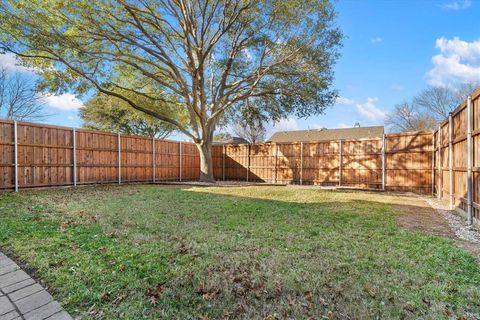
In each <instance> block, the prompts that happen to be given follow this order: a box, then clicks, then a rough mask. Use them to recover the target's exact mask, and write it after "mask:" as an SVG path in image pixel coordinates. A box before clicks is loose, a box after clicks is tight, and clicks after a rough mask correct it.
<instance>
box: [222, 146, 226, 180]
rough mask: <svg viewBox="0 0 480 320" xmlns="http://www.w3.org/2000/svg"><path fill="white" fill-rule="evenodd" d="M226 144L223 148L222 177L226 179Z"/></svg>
mask: <svg viewBox="0 0 480 320" xmlns="http://www.w3.org/2000/svg"><path fill="white" fill-rule="evenodd" d="M225 149H226V148H225V145H223V148H222V179H223V181H225Z"/></svg>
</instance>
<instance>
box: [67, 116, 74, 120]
mask: <svg viewBox="0 0 480 320" xmlns="http://www.w3.org/2000/svg"><path fill="white" fill-rule="evenodd" d="M67 119H68V120H73V119H75V118H74V117H73V116H68V117H67Z"/></svg>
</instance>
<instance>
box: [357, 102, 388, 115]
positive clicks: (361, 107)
mask: <svg viewBox="0 0 480 320" xmlns="http://www.w3.org/2000/svg"><path fill="white" fill-rule="evenodd" d="M377 102H378V98H377V97H373V98H367V101H365V102H364V103H357V104H355V109H356V110H357V112H358V113H359V114H360V115H362V116H364V117H365V118H367V119H368V120H383V118H385V115H386V113H385V111H382V110H380V109H379V108H378V107H377V106H375V103H377Z"/></svg>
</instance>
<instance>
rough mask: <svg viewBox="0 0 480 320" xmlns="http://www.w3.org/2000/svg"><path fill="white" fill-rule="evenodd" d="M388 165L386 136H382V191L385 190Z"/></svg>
mask: <svg viewBox="0 0 480 320" xmlns="http://www.w3.org/2000/svg"><path fill="white" fill-rule="evenodd" d="M386 169H387V168H386V163H385V134H383V136H382V190H385V173H386Z"/></svg>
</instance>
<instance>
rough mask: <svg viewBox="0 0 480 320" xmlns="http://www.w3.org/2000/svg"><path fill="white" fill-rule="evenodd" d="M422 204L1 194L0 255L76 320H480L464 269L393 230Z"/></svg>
mask: <svg viewBox="0 0 480 320" xmlns="http://www.w3.org/2000/svg"><path fill="white" fill-rule="evenodd" d="M391 202H393V203H396V205H392V204H391ZM422 205H423V206H424V205H425V204H424V203H423V202H422V201H421V200H418V199H415V198H408V197H403V196H398V195H389V194H380V193H367V192H348V191H343V192H341V191H325V190H319V189H318V188H314V187H282V186H275V187H267V186H250V187H209V188H202V187H178V186H177V187H174V186H154V185H130V186H106V187H82V188H77V189H56V190H43V191H30V192H20V193H18V194H14V193H3V194H0V248H1V249H3V250H5V251H6V252H7V253H9V254H10V255H13V256H14V257H16V258H17V259H18V260H19V261H21V262H23V263H25V264H27V265H28V267H29V268H30V269H31V270H32V271H35V276H36V277H37V278H39V279H42V280H43V281H45V283H46V284H47V285H48V286H49V288H50V291H52V292H53V294H54V296H55V297H56V298H57V299H59V300H60V301H61V302H62V303H63V304H64V307H65V309H66V310H67V311H69V312H70V313H71V314H72V315H73V316H76V317H79V318H82V319H177V318H178V319H225V318H245V319H284V318H286V319H289V318H293V319H305V318H312V319H319V318H322V317H325V318H327V319H337V318H338V319H348V318H351V319H359V318H360V319H362V318H363V319H373V318H381V319H391V318H405V319H409V318H415V319H418V318H421V319H449V318H454V319H478V317H480V267H479V266H478V264H477V263H476V261H475V260H474V258H472V257H471V256H470V255H469V254H467V253H466V252H465V251H463V250H462V249H459V248H457V247H456V245H455V243H454V242H453V241H452V240H448V239H446V238H442V237H438V236H434V235H431V234H428V233H423V232H418V231H411V230H407V229H404V228H402V227H400V226H399V225H398V224H397V216H398V215H399V214H401V211H402V207H404V208H405V209H406V210H408V211H409V212H412V211H413V212H414V211H415V210H416V207H418V208H420V207H421V206H422Z"/></svg>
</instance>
